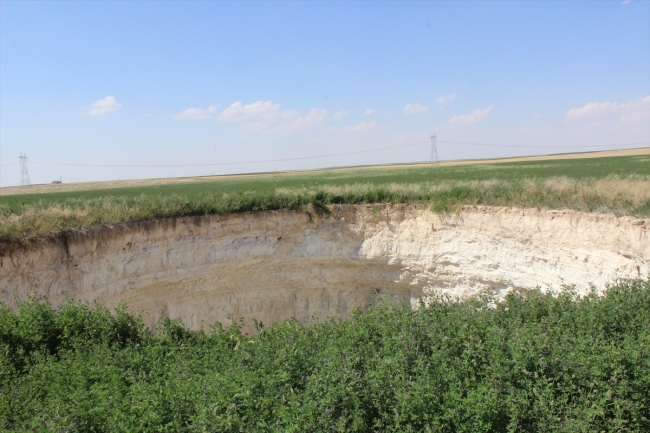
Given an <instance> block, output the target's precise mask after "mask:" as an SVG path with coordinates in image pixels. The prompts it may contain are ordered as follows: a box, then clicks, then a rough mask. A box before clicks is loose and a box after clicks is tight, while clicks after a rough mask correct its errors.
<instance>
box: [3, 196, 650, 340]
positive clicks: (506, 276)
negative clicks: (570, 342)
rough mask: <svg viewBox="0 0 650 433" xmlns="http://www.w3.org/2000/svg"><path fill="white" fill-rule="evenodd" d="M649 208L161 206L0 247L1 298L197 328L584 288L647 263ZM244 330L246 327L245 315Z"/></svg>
mask: <svg viewBox="0 0 650 433" xmlns="http://www.w3.org/2000/svg"><path fill="white" fill-rule="evenodd" d="M649 232H650V219H637V218H632V217H616V216H614V215H608V214H593V213H583V212H578V211H570V210H539V209H519V208H508V207H483V206H478V207H464V208H462V209H461V210H460V211H459V212H458V213H456V214H453V215H439V214H435V213H432V212H430V211H428V210H427V209H426V208H424V207H418V206H410V207H408V208H405V207H404V206H390V205H385V206H335V207H334V208H333V209H332V213H331V215H329V216H328V217H324V218H313V219H310V217H309V215H308V214H307V213H306V212H289V211H278V212H263V213H247V214H239V215H220V216H207V217H187V218H171V219H165V220H156V221H148V222H142V223H132V224H126V225H121V226H116V227H110V228H103V229H98V230H93V231H90V232H88V233H75V234H72V235H68V236H67V237H60V238H58V239H55V240H51V241H49V242H47V243H45V244H42V245H36V246H31V247H27V248H24V247H15V246H12V245H5V246H4V248H3V249H2V251H0V277H1V278H0V301H2V302H5V303H7V304H8V305H9V306H10V307H12V308H13V307H15V300H16V298H18V299H21V298H24V297H25V296H26V295H27V294H28V293H34V294H36V295H39V296H45V297H47V298H48V299H50V300H51V302H52V303H53V304H55V305H58V304H60V303H62V302H65V300H66V297H68V296H69V297H71V298H75V299H81V300H88V301H92V300H97V301H98V302H102V303H104V304H106V305H107V306H108V307H109V308H113V307H115V306H117V305H118V304H119V302H121V301H125V302H126V303H127V306H128V307H129V309H130V310H131V311H144V313H145V321H146V323H147V324H149V325H153V324H154V323H155V322H156V321H157V320H158V319H159V318H160V317H161V316H163V315H169V316H170V317H171V318H177V317H178V318H180V319H181V320H182V321H183V322H184V323H185V324H186V325H187V326H189V327H191V328H193V329H198V328H200V327H201V326H203V325H202V324H203V323H205V324H209V323H213V322H215V321H221V322H223V323H226V324H227V323H229V322H230V317H245V318H246V319H251V318H253V317H256V318H257V319H258V320H261V321H262V322H263V323H265V324H269V323H271V322H277V321H280V320H283V319H286V318H289V317H297V318H298V319H300V320H308V319H310V318H312V317H313V318H315V319H323V318H324V317H327V316H329V315H335V314H338V315H342V316H343V317H345V316H346V315H347V314H348V312H349V311H351V310H352V309H353V308H354V307H356V306H363V305H368V304H369V303H371V302H373V300H374V299H376V297H377V294H379V295H381V296H388V297H390V298H391V299H403V298H404V297H407V298H410V299H411V302H412V303H414V304H416V303H417V302H415V301H416V300H417V299H418V298H419V297H421V296H423V295H428V294H430V293H434V292H442V293H445V294H448V295H450V296H453V297H457V298H461V299H465V298H467V297H470V296H474V295H476V294H478V293H480V292H481V291H483V290H485V289H496V290H497V291H498V292H499V293H501V294H503V293H507V291H509V290H512V289H514V288H521V289H534V288H537V287H539V288H540V289H541V290H557V289H560V288H561V287H562V286H563V285H575V287H576V289H577V290H578V291H579V292H581V293H586V292H587V291H588V290H589V289H590V284H593V285H594V286H595V287H596V288H597V289H598V290H600V291H602V290H605V289H606V284H607V283H608V282H611V281H612V280H613V279H615V278H618V277H623V278H626V277H645V276H647V275H648V274H649V273H650V238H649ZM247 323H249V325H247V327H246V330H248V331H251V330H252V329H251V326H250V320H248V321H247Z"/></svg>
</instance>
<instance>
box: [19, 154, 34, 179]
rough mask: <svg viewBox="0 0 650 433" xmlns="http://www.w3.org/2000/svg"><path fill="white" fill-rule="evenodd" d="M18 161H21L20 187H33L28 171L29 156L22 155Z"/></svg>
mask: <svg viewBox="0 0 650 433" xmlns="http://www.w3.org/2000/svg"><path fill="white" fill-rule="evenodd" d="M18 159H20V186H27V185H31V184H32V181H31V180H29V172H28V171H27V155H23V154H22V153H21V154H20V156H19V157H18Z"/></svg>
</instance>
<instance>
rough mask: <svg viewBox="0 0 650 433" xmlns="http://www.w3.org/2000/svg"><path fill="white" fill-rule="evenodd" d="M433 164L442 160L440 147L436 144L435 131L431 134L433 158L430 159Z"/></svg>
mask: <svg viewBox="0 0 650 433" xmlns="http://www.w3.org/2000/svg"><path fill="white" fill-rule="evenodd" d="M429 162H430V163H431V164H435V163H438V162H440V159H438V147H437V145H436V134H435V132H434V133H433V134H431V159H430V161H429Z"/></svg>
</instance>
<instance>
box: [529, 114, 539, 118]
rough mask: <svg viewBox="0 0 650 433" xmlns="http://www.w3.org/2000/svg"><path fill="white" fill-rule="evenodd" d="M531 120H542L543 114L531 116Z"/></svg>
mask: <svg viewBox="0 0 650 433" xmlns="http://www.w3.org/2000/svg"><path fill="white" fill-rule="evenodd" d="M530 118H531V119H541V118H542V115H541V114H535V115H533V116H530Z"/></svg>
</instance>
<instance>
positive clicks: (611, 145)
mask: <svg viewBox="0 0 650 433" xmlns="http://www.w3.org/2000/svg"><path fill="white" fill-rule="evenodd" d="M438 143H445V144H465V145H468V146H490V147H517V148H520V149H526V148H528V147H530V148H539V147H543V148H547V147H550V148H553V149H566V148H593V147H616V146H633V145H639V144H649V143H650V141H641V142H638V143H623V144H594V145H589V146H581V145H578V146H573V145H568V146H548V145H545V144H543V145H526V146H523V145H520V144H491V143H468V142H465V141H444V140H438Z"/></svg>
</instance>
